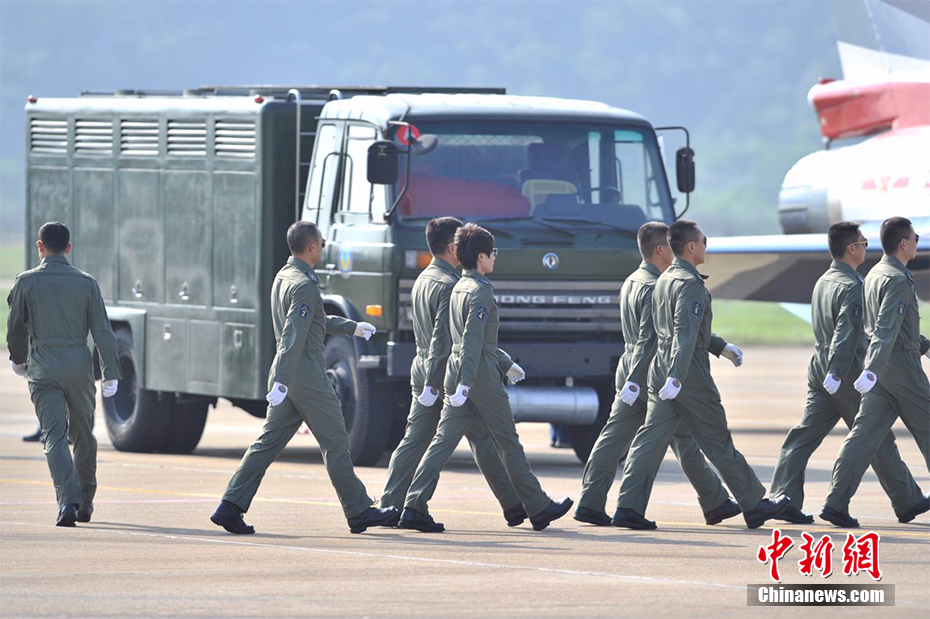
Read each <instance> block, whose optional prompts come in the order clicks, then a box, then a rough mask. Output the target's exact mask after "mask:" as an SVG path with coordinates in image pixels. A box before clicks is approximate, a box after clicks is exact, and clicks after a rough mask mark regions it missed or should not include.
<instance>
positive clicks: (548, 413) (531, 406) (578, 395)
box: [507, 387, 598, 425]
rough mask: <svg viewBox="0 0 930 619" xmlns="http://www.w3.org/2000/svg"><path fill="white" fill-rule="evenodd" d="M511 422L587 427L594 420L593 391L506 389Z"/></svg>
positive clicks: (557, 388) (569, 388) (595, 394)
mask: <svg viewBox="0 0 930 619" xmlns="http://www.w3.org/2000/svg"><path fill="white" fill-rule="evenodd" d="M507 394H508V395H509V396H510V408H511V410H513V419H514V421H516V422H520V421H537V422H543V423H565V424H569V425H591V424H592V423H594V420H595V419H597V410H598V398H597V392H596V391H594V388H593V387H507Z"/></svg>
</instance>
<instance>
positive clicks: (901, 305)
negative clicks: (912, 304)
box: [898, 301, 907, 316]
mask: <svg viewBox="0 0 930 619" xmlns="http://www.w3.org/2000/svg"><path fill="white" fill-rule="evenodd" d="M906 311H907V301H898V313H899V314H901V315H902V316H903V315H904V312H906Z"/></svg>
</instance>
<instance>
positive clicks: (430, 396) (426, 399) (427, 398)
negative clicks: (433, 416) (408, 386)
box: [417, 387, 439, 406]
mask: <svg viewBox="0 0 930 619" xmlns="http://www.w3.org/2000/svg"><path fill="white" fill-rule="evenodd" d="M438 397H439V389H436V388H435V387H423V393H421V394H420V395H419V396H417V402H419V403H420V404H422V405H423V406H432V405H433V404H435V403H436V398H438Z"/></svg>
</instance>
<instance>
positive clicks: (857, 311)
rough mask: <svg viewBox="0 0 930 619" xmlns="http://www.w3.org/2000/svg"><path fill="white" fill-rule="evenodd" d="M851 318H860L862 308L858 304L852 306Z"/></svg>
mask: <svg viewBox="0 0 930 619" xmlns="http://www.w3.org/2000/svg"><path fill="white" fill-rule="evenodd" d="M853 316H855V317H856V318H859V317H861V316H862V306H861V305H859V304H858V303H856V304H855V305H853Z"/></svg>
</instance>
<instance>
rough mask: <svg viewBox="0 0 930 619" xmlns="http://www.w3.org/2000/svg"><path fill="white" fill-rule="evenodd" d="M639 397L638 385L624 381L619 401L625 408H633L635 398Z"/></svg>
mask: <svg viewBox="0 0 930 619" xmlns="http://www.w3.org/2000/svg"><path fill="white" fill-rule="evenodd" d="M638 397H639V385H637V384H636V383H634V382H631V381H629V380H628V381H626V383H625V384H624V385H623V389H621V390H620V399H621V400H622V401H623V403H624V404H626V405H627V406H633V403H634V402H636V398H638Z"/></svg>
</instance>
